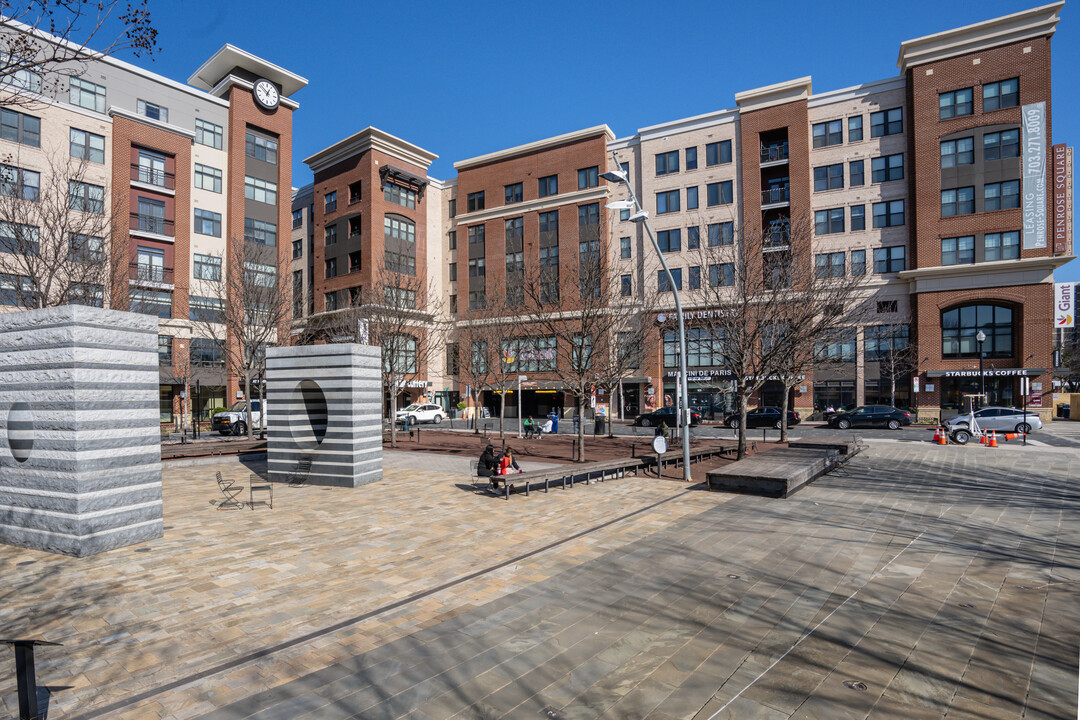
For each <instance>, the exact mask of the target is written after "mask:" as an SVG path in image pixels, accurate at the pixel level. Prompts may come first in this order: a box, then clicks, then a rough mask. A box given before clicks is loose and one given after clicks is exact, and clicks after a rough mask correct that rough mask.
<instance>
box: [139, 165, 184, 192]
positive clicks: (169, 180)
mask: <svg viewBox="0 0 1080 720" xmlns="http://www.w3.org/2000/svg"><path fill="white" fill-rule="evenodd" d="M131 180H132V182H138V183H142V184H144V185H153V186H154V187H159V188H163V189H165V190H175V189H176V176H175V175H174V174H172V173H168V172H165V171H164V170H155V169H154V168H152V167H147V166H146V165H139V164H138V163H131Z"/></svg>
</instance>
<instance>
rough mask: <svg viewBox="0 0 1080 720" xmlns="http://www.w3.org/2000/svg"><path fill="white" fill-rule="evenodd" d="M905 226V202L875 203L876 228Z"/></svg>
mask: <svg viewBox="0 0 1080 720" xmlns="http://www.w3.org/2000/svg"><path fill="white" fill-rule="evenodd" d="M903 224H904V201H903V200H888V201H886V202H879V203H874V227H875V228H883V227H896V226H897V225H903Z"/></svg>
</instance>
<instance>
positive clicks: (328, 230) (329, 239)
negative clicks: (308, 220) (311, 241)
mask: <svg viewBox="0 0 1080 720" xmlns="http://www.w3.org/2000/svg"><path fill="white" fill-rule="evenodd" d="M323 240H325V243H324V244H325V245H334V244H336V243H337V225H327V226H326V227H325V228H323Z"/></svg>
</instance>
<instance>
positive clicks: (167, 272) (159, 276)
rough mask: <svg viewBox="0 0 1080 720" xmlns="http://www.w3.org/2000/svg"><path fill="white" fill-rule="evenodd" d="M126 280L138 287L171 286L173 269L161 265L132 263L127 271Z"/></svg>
mask: <svg viewBox="0 0 1080 720" xmlns="http://www.w3.org/2000/svg"><path fill="white" fill-rule="evenodd" d="M128 278H129V279H130V280H131V282H133V283H136V284H140V285H141V284H152V285H172V284H173V269H172V268H171V267H164V266H163V265H151V264H150V263H140V262H133V263H131V265H130V267H129V269H128Z"/></svg>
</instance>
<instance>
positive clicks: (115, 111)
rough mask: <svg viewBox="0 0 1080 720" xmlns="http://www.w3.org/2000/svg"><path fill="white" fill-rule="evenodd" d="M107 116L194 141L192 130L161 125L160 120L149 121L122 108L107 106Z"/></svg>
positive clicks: (165, 124)
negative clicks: (125, 119) (120, 118)
mask: <svg viewBox="0 0 1080 720" xmlns="http://www.w3.org/2000/svg"><path fill="white" fill-rule="evenodd" d="M108 114H109V117H122V118H127V119H128V120H132V121H134V122H137V123H142V124H143V125H148V126H150V127H154V128H158V129H159V130H164V131H165V132H168V133H172V134H174V135H180V136H182V137H186V138H188V139H189V140H194V139H195V131H194V130H188V129H187V128H182V127H180V126H179V125H170V124H169V123H163V122H161V121H160V120H151V119H150V118H148V117H145V116H143V115H139V114H138V113H133V112H131V111H130V110H125V109H124V108H120V107H116V106H115V105H110V106H109V113H108Z"/></svg>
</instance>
